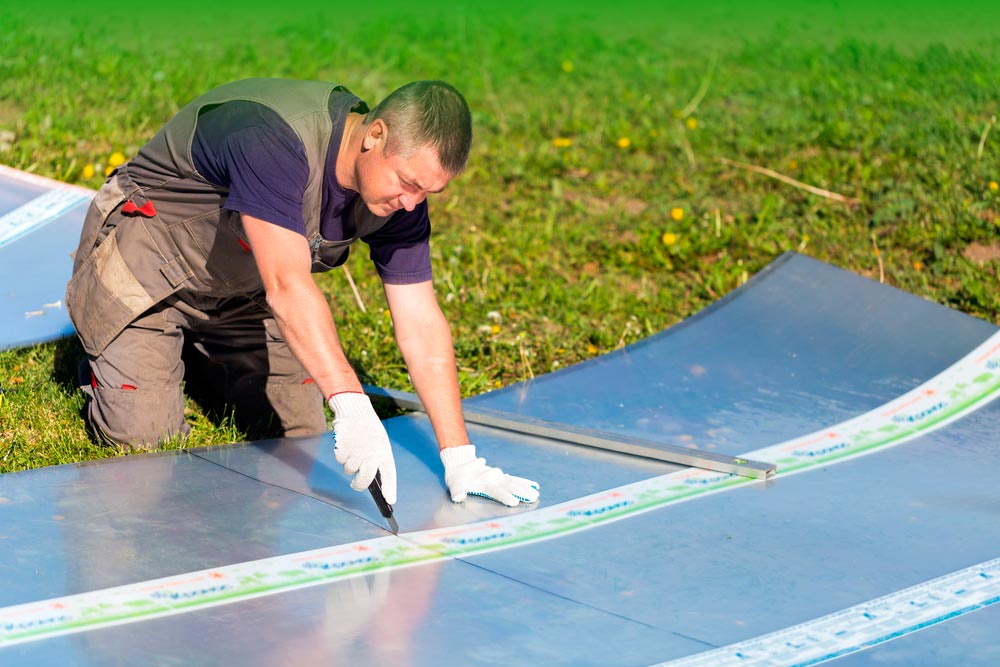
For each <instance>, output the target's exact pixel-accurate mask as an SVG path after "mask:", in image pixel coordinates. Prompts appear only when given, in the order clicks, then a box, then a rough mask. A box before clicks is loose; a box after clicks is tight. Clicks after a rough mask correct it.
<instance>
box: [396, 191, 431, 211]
mask: <svg viewBox="0 0 1000 667" xmlns="http://www.w3.org/2000/svg"><path fill="white" fill-rule="evenodd" d="M426 198H427V195H426V194H425V193H423V192H418V193H415V194H410V193H405V192H404V193H403V194H401V195H400V196H399V203H400V204H402V205H403V208H405V209H406V210H407V211H412V210H413V209H415V208H416V207H417V204H419V203H420V202H422V201H423V200H424V199H426Z"/></svg>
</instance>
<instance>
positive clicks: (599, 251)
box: [0, 0, 1000, 472]
mask: <svg viewBox="0 0 1000 667" xmlns="http://www.w3.org/2000/svg"><path fill="white" fill-rule="evenodd" d="M202 4H204V3H202ZM701 4H702V5H707V6H700V5H699V6H690V5H684V6H681V5H679V4H678V5H676V6H674V5H673V4H672V3H642V2H635V1H634V0H633V1H626V2H623V3H615V4H614V5H613V6H606V5H602V6H595V7H593V8H583V9H580V8H579V6H578V5H573V6H572V7H573V8H571V5H570V4H569V3H563V4H562V5H560V4H552V5H550V6H547V8H546V9H545V10H539V9H537V8H536V7H535V6H534V5H532V4H528V3H524V2H513V3H505V4H504V5H503V6H502V7H501V6H499V5H485V6H482V5H478V4H477V5H472V4H469V5H464V6H463V5H460V4H455V3H451V4H449V5H443V4H442V5H433V4H431V5H421V10H420V11H419V12H418V11H417V10H416V9H413V8H411V7H412V6H410V7H407V8H403V7H400V8H397V7H392V6H380V7H377V8H364V9H363V10H358V9H357V8H356V7H354V6H351V7H350V8H349V7H347V6H346V5H345V6H338V5H336V4H327V5H325V8H324V9H302V8H297V9H295V10H294V11H291V12H288V11H282V10H281V9H280V8H279V7H276V6H274V4H273V3H272V4H271V5H269V6H264V5H263V3H260V5H261V6H259V7H258V6H256V5H255V4H254V3H253V2H250V3H249V4H247V3H241V4H240V5H239V7H221V8H220V7H219V6H213V7H212V8H209V9H203V8H201V7H199V5H197V4H195V3H186V2H181V3H180V4H178V3H168V6H167V7H164V8H162V9H158V8H149V9H144V10H136V11H134V12H133V11H130V12H128V19H127V20H126V19H124V18H123V17H124V16H125V14H118V13H115V12H101V11H99V9H100V8H99V7H98V6H93V7H85V8H84V9H79V8H76V7H62V6H60V5H56V4H51V3H50V4H45V3H43V4H41V5H37V4H36V5H33V6H32V9H30V10H29V9H27V8H26V7H25V6H23V5H18V6H17V7H12V8H10V9H7V10H3V11H0V163H3V164H7V165H11V166H13V167H16V168H19V169H25V170H28V171H32V172H35V173H38V174H42V175H45V176H49V177H53V178H57V179H60V180H64V181H68V182H72V183H78V184H81V185H85V186H88V187H91V188H95V189H96V188H97V187H99V186H100V184H101V182H102V181H103V177H104V172H105V170H106V169H107V167H108V164H109V161H111V158H112V156H113V154H115V153H121V154H122V155H123V156H125V157H127V156H129V155H131V154H133V153H134V152H135V151H136V150H137V149H138V147H139V146H141V145H142V144H143V143H144V142H145V141H146V139H148V138H149V137H150V136H152V134H153V133H155V132H156V130H158V129H159V127H160V126H161V125H162V124H163V123H164V122H165V121H166V120H167V119H169V118H170V116H171V115H172V114H173V113H174V112H175V111H177V110H178V109H179V108H180V107H181V106H183V105H184V104H185V103H186V102H187V101H189V100H190V99H192V98H193V97H195V96H197V95H198V94H200V93H202V92H204V91H205V90H207V89H209V88H211V87H213V86H215V85H218V84H220V83H223V82H226V81H229V80H233V79H238V78H244V77H250V76H276V77H293V78H317V79H327V80H334V81H339V82H342V83H344V84H345V85H347V86H348V87H349V88H350V89H351V90H352V91H353V92H355V93H356V94H358V95H360V96H361V97H363V98H365V99H366V100H368V101H369V102H372V103H374V102H376V101H377V100H379V99H380V98H381V97H382V96H384V95H385V94H387V93H388V92H389V91H391V90H392V89H394V88H395V87H397V86H399V85H401V84H403V83H406V82H407V81H410V80H413V79H419V78H442V79H446V80H448V81H450V82H451V83H453V84H454V85H456V86H457V87H458V88H459V89H460V90H462V91H463V92H464V93H465V95H466V97H467V98H468V100H469V103H470V106H471V107H472V109H473V114H474V119H475V123H476V125H475V130H476V143H475V146H474V150H473V154H472V157H471V160H470V165H469V168H468V170H467V171H466V172H465V174H463V175H462V176H461V177H460V178H459V179H457V180H456V181H455V182H454V183H453V184H452V185H451V186H449V188H448V190H447V191H446V192H445V193H443V194H440V195H436V196H433V197H432V199H431V218H432V222H433V224H434V238H433V260H434V270H435V276H436V277H435V280H436V284H437V290H438V294H439V297H440V300H441V303H442V307H443V308H444V310H445V314H446V315H447V316H448V317H449V318H450V319H451V321H452V323H453V329H454V334H455V338H456V348H457V354H458V358H459V366H460V378H461V382H462V390H463V392H464V394H465V395H472V394H477V393H481V392H484V391H488V390H491V389H494V388H496V387H500V386H504V385H507V384H510V383H513V382H517V381H520V380H524V379H526V378H529V377H532V376H533V375H539V374H542V373H546V372H548V371H550V370H553V369H556V368H559V367H563V366H567V365H570V364H573V363H576V362H578V361H580V360H583V359H586V358H589V357H592V356H595V355H598V354H602V353H605V352H608V351H610V350H613V349H616V348H618V347H621V346H623V345H626V344H629V343H631V342H634V341H636V340H638V339H640V338H643V337H645V336H648V335H650V334H652V333H654V332H657V331H659V330H661V329H663V328H666V327H669V326H670V325H672V324H674V323H676V322H678V321H680V320H682V319H684V318H686V317H688V316H690V315H691V314H693V313H695V312H697V311H698V310H700V309H701V308H703V307H705V306H706V305H708V304H709V303H711V302H713V301H715V300H717V299H718V298H720V297H721V296H723V295H724V294H726V293H727V292H729V291H730V290H732V289H734V288H735V287H737V286H739V285H740V284H741V283H742V282H744V281H745V280H746V279H747V278H748V277H749V276H750V275H752V274H753V273H754V272H756V271H758V270H759V269H760V268H762V267H763V266H765V265H766V264H767V263H769V262H770V261H772V260H773V259H774V258H775V257H776V256H778V255H779V254H780V253H782V252H784V251H787V250H797V251H799V252H803V253H806V254H809V255H811V256H813V257H816V258H818V259H821V260H824V261H827V262H830V263H832V264H834V265H836V266H840V267H843V268H845V269H849V270H852V271H855V272H857V273H860V274H862V275H865V276H868V277H870V278H873V279H875V280H883V281H884V282H886V283H888V284H890V285H894V286H896V287H899V288H901V289H904V290H907V291H909V292H912V293H914V294H918V295H920V296H922V297H925V298H927V299H930V300H933V301H936V302H938V303H941V304H945V305H947V306H950V307H953V308H957V309H959V310H962V311H964V312H966V313H969V314H970V315H973V316H976V317H980V318H983V319H986V320H988V321H991V322H994V323H1000V290H998V267H1000V192H998V186H997V181H1000V129H998V128H996V127H995V125H996V123H997V117H998V115H1000V94H998V91H1000V58H998V56H1000V39H998V38H997V37H996V36H995V35H997V34H998V33H997V32H996V29H995V26H996V25H1000V21H998V19H1000V8H998V6H997V5H996V4H995V3H986V2H969V3H965V4H963V5H962V6H959V7H951V6H946V5H939V4H935V5H931V4H929V3H928V4H926V6H923V5H920V4H917V5H914V4H913V3H889V2H880V3H874V4H873V3H862V2H859V1H854V0H844V1H842V2H839V3H832V2H831V3H829V4H823V3H804V2H803V3H792V2H784V3H778V4H769V5H768V9H760V8H756V7H749V6H745V5H753V4H755V3H737V2H735V0H725V1H724V2H720V3H701ZM112 13H114V14H116V16H109V14H112ZM763 169H766V170H770V172H773V173H777V174H779V175H781V176H783V177H785V178H786V179H792V181H794V183H790V182H788V181H787V180H780V179H779V178H776V177H774V175H773V173H770V174H769V173H765V172H763V171H762V170H763ZM803 185H809V186H812V187H813V188H814V189H818V190H822V191H826V192H827V193H829V194H828V195H822V194H815V193H814V192H811V191H809V190H807V189H805V188H804V187H802V186H803ZM835 195H836V196H839V199H838V198H835V197H834V196H835ZM348 266H349V270H350V272H351V274H352V275H353V278H354V280H355V281H356V283H357V285H358V289H359V293H360V300H361V302H363V304H364V306H365V311H364V312H363V311H362V309H361V307H360V306H359V303H358V300H357V299H355V297H354V295H353V294H352V292H351V290H350V288H349V286H348V283H347V279H346V277H345V275H344V273H343V272H341V271H339V270H338V271H334V272H331V273H329V274H325V275H322V276H318V277H317V282H318V283H319V284H320V286H321V288H322V289H323V290H324V291H325V292H327V294H328V295H329V297H330V302H331V308H332V309H333V312H334V315H335V318H336V320H337V322H338V326H339V331H340V335H341V337H342V339H343V342H344V346H345V349H346V350H347V352H348V355H349V357H350V358H351V360H352V362H353V363H354V364H355V366H356V368H357V369H358V370H359V373H360V374H361V375H362V377H363V379H365V380H367V381H369V382H372V383H375V384H380V385H383V386H388V387H393V388H397V389H407V390H410V387H409V383H408V381H407V378H406V372H405V368H404V366H403V364H402V360H401V358H400V356H399V353H398V351H397V350H396V349H395V345H394V343H393V340H392V332H391V325H390V321H389V318H388V314H387V312H386V310H385V304H384V299H383V297H382V294H381V288H380V284H379V281H378V279H377V276H376V275H375V272H374V269H373V268H372V267H371V265H370V262H369V261H368V258H367V252H366V251H365V249H364V248H363V247H356V248H355V252H354V253H353V255H352V258H351V260H350V262H349V263H348ZM25 278H26V279H30V276H26V277H25ZM886 315H887V316H888V315H889V314H886ZM81 354H82V352H81V348H80V346H79V344H78V343H77V342H76V341H75V340H66V341H61V342H58V343H53V344H48V345H41V346H38V347H35V348H30V349H24V350H16V351H8V352H3V353H0V387H2V389H3V393H0V472H5V471H12V470H22V469H26V468H33V467H38V466H45V465H52V464H57V463H65V462H71V461H81V460H86V459H93V458H101V457H106V456H110V455H114V453H113V452H111V451H109V450H107V449H103V448H101V447H99V446H97V445H95V444H92V443H91V442H90V440H89V439H88V437H87V435H86V433H85V431H84V427H83V423H82V421H81V419H80V410H81V407H82V404H83V400H82V395H81V394H80V393H79V392H78V391H77V390H76V387H75V367H76V363H77V360H78V359H79V357H80V356H81ZM188 407H189V413H190V414H189V418H190V419H191V421H192V423H193V425H194V432H193V434H192V436H191V438H190V439H189V441H188V443H187V444H190V445H193V446H201V445H209V444H217V443H228V442H233V441H238V440H241V439H244V438H245V437H246V434H244V433H241V432H239V431H238V430H237V429H235V428H233V427H232V426H231V425H230V424H226V423H222V424H219V423H215V422H213V421H211V420H209V419H208V418H207V417H206V416H205V415H204V413H203V411H202V410H201V408H200V407H199V406H198V405H197V404H196V403H194V402H193V401H191V402H189V406H188ZM169 446H173V447H177V446H180V444H179V443H174V444H173V445H169Z"/></svg>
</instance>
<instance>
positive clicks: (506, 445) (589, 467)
mask: <svg viewBox="0 0 1000 667" xmlns="http://www.w3.org/2000/svg"><path fill="white" fill-rule="evenodd" d="M385 425H386V430H387V431H388V433H389V437H390V439H391V440H392V443H393V452H394V455H395V460H396V469H397V473H398V475H399V483H398V488H399V494H398V495H399V497H398V501H397V503H396V505H395V518H396V520H397V521H398V522H399V529H400V532H401V533H405V532H412V531H417V530H427V529H431V528H440V527H443V526H452V525H459V524H466V523H471V522H473V521H481V520H486V519H492V518H497V517H505V516H512V515H514V514H518V513H520V512H524V511H528V509H529V508H527V507H520V508H514V509H509V508H506V507H503V506H502V505H499V504H497V503H494V502H492V501H488V500H484V499H482V498H475V497H472V498H469V500H468V501H467V502H466V503H463V504H461V505H456V504H454V503H452V502H451V499H450V497H449V496H448V492H447V489H446V487H445V484H444V469H443V467H442V465H441V459H440V457H439V456H438V448H437V443H436V441H435V440H434V434H433V430H432V429H431V426H430V423H429V422H428V420H427V419H426V418H425V417H424V416H422V415H416V414H413V415H406V416H402V417H397V418H394V419H390V420H387V421H386V422H385ZM469 433H470V437H471V438H472V439H473V441H474V442H475V443H476V451H477V454H479V455H481V456H484V457H485V458H486V460H487V461H489V462H490V463H493V464H495V465H497V466H499V467H501V468H503V469H504V470H505V471H506V472H509V473H511V474H513V475H521V476H524V477H529V478H531V479H533V480H535V481H537V482H539V484H541V487H542V496H541V500H540V501H539V503H538V504H536V505H532V506H531V507H530V509H536V508H539V507H548V506H551V505H555V504H557V503H560V502H565V501H568V500H573V499H575V498H579V497H580V496H584V495H587V494H591V493H598V492H600V491H603V490H606V489H609V488H612V487H616V486H622V485H625V484H629V483H631V482H636V481H639V480H641V479H647V478H649V477H654V476H656V475H664V474H667V473H669V472H673V471H676V470H680V469H681V467H680V466H675V465H672V464H669V463H663V462H660V461H653V460H649V459H641V458H636V457H630V456H625V455H622V454H616V453H613V452H604V451H600V450H594V449H590V448H585V447H578V446H575V445H569V444H565V443H557V442H552V441H548V440H542V439H540V438H531V437H526V436H518V435H514V434H509V433H505V432H503V431H499V430H496V429H492V428H487V427H480V426H470V430H469ZM194 453H195V454H196V455H197V456H199V457H202V458H204V459H206V460H209V461H214V462H217V463H219V464H220V465H222V466H225V467H227V468H229V469H231V470H234V471H237V472H240V473H242V474H244V475H248V476H250V477H253V478H254V479H258V480H260V481H262V482H265V483H267V484H274V485H277V486H279V487H282V488H287V489H292V490H294V491H296V492H298V493H303V494H307V495H310V496H313V497H315V498H319V499H322V500H323V501H324V502H328V503H330V504H332V505H335V506H337V507H341V508H343V509H345V510H347V511H349V512H352V513H354V514H357V515H358V516H361V517H364V518H365V519H367V520H368V521H370V522H372V523H373V524H377V525H379V526H383V527H384V526H386V522H385V519H383V518H382V516H381V515H380V514H379V512H378V509H377V508H376V506H375V503H374V502H373V501H372V498H371V496H370V495H369V494H368V493H357V492H355V491H353V490H351V488H350V487H349V486H348V483H349V481H350V480H349V479H348V478H347V477H346V476H345V475H344V472H343V468H342V467H341V466H340V465H339V464H337V462H336V460H335V459H334V457H333V436H332V435H327V436H324V437H323V438H287V439H279V440H269V441H261V442H257V443H253V444H251V445H238V446H234V447H215V448H209V449H199V450H195V452H194ZM359 539H360V537H359Z"/></svg>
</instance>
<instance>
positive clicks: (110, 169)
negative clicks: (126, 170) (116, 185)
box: [104, 165, 115, 176]
mask: <svg viewBox="0 0 1000 667" xmlns="http://www.w3.org/2000/svg"><path fill="white" fill-rule="evenodd" d="M114 170H115V168H114V167H112V166H111V165H108V166H107V167H106V168H105V169H104V175H105V176H110V175H111V172H113V171H114Z"/></svg>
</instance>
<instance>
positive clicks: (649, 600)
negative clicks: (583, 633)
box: [468, 403, 1000, 656]
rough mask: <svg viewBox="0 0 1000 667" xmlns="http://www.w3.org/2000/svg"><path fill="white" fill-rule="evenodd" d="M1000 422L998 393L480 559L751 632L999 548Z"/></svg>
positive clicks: (596, 596)
mask: <svg viewBox="0 0 1000 667" xmlns="http://www.w3.org/2000/svg"><path fill="white" fill-rule="evenodd" d="M998 418H1000V404H997V403H993V404H990V405H988V406H986V407H984V408H982V409H981V410H979V411H977V412H975V413H972V414H971V415H969V416H967V417H965V418H963V419H961V420H959V421H958V422H955V423H954V424H952V425H950V426H949V427H947V428H944V429H941V430H938V431H935V432H933V433H930V434H928V435H926V436H923V437H921V438H918V439H916V440H913V441H911V442H908V443H906V444H904V445H901V446H897V447H893V448H890V449H887V450H885V451H881V452H877V453H874V454H871V455H869V456H865V457H862V458H858V459H854V460H851V461H845V462H841V463H837V464H835V465H830V466H828V467H822V468H820V469H817V470H814V471H810V472H806V473H802V474H797V475H792V476H789V477H780V474H779V477H778V478H777V479H774V480H771V481H768V482H754V483H751V484H748V485H744V486H742V487H740V488H736V489H732V490H729V491H726V492H724V493H720V494H717V495H713V496H709V497H703V498H698V499H695V500H692V501H690V502H687V503H681V504H678V505H674V506H671V507H665V508H662V509H659V510H656V511H654V512H650V513H647V514H642V515H639V516H635V517H632V518H628V519H624V520H622V521H619V522H617V523H613V524H608V525H606V526H602V527H600V528H599V529H594V530H590V531H583V532H580V533H576V534H573V535H568V536H565V537H563V538H561V539H559V540H553V541H550V542H545V543H540V544H533V545H526V546H524V547H522V548H520V549H517V550H507V551H498V552H494V553H489V554H484V555H480V556H473V557H470V558H469V559H468V560H469V561H470V562H473V563H475V564H476V565H479V566H481V567H483V568H485V569H488V570H490V571H493V572H497V573H499V574H502V575H504V576H507V577H510V578H513V579H516V580H518V581H522V582H525V583H528V584H530V585H533V586H544V587H545V588H546V590H549V591H552V592H554V593H557V594H559V595H562V596H566V597H568V598H571V599H573V600H577V601H579V602H581V603H584V604H587V605H592V606H594V607H596V608H600V609H604V610H607V611H610V612H613V613H615V614H623V615H627V616H628V617H629V618H632V619H635V620H637V621H640V622H642V623H647V624H649V625H652V626H654V627H658V628H661V629H669V630H670V631H671V632H676V633H679V634H683V635H685V636H688V637H692V638H695V639H698V640H701V641H704V642H706V643H709V644H713V645H728V644H732V643H736V642H739V641H744V640H747V639H751V638H754V637H758V636H760V635H764V634H767V633H770V632H773V631H776V630H780V629H782V628H785V627H789V626H792V625H796V624H799V623H803V622H805V621H808V620H811V619H815V618H819V617H821V616H824V615H826V614H830V613H833V612H835V611H839V610H841V609H844V608H847V607H851V606H854V605H856V604H859V603H862V602H865V601H868V600H871V599H874V598H878V597H881V596H884V595H887V594H889V593H892V592H895V591H898V590H901V589H904V588H908V587H910V586H914V585H917V584H920V583H922V582H925V581H928V580H930V579H934V578H936V577H939V576H941V575H943V574H946V573H950V572H953V571H956V570H959V569H962V568H964V567H968V566H970V565H973V564H976V563H980V562H984V561H987V560H990V559H993V558H996V557H997V556H998V554H1000V513H998V511H1000V502H998V500H997V494H996V489H997V470H1000V437H998V435H997V433H996V424H997V421H998ZM579 554H587V558H586V559H585V561H581V560H580V559H579V557H578V555H579ZM977 614H978V613H973V614H970V620H969V621H968V623H970V624H973V625H975V624H977V623H978V622H979V621H978V619H977ZM989 618H990V617H989V616H987V617H983V620H982V622H983V623H987V622H988V619H989ZM899 641H901V642H905V641H907V640H906V639H901V640H899ZM995 646H996V644H995V638H993V637H991V638H990V640H989V642H987V643H980V644H978V645H976V644H971V643H970V644H967V645H966V647H965V650H966V651H967V652H968V655H969V656H979V655H992V653H991V652H992V651H995Z"/></svg>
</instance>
